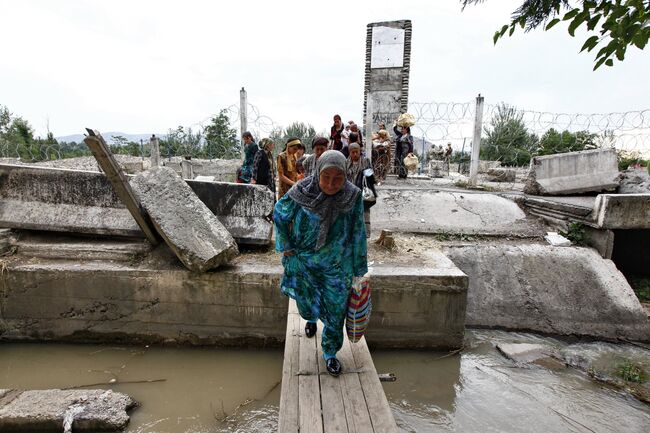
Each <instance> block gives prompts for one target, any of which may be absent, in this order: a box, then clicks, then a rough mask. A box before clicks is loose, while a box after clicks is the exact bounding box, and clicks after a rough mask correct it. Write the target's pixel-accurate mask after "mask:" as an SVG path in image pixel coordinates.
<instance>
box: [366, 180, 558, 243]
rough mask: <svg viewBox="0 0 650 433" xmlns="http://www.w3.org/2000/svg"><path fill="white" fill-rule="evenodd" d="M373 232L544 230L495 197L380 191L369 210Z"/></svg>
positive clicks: (525, 233) (507, 232) (539, 232)
mask: <svg viewBox="0 0 650 433" xmlns="http://www.w3.org/2000/svg"><path fill="white" fill-rule="evenodd" d="M370 221H371V225H372V230H373V232H374V231H378V230H381V229H387V230H392V231H394V232H411V233H463V234H487V235H505V236H541V235H543V234H544V233H545V232H546V231H545V230H544V229H543V227H541V225H540V224H539V223H538V222H537V221H536V220H535V219H527V218H526V214H525V213H524V211H522V210H521V209H520V208H519V206H518V205H517V204H516V203H515V202H514V201H512V200H508V199H506V198H503V197H501V196H498V195H495V194H480V193H471V192H469V193H465V192H448V191H435V190H382V191H381V192H380V193H379V197H378V198H377V204H376V205H375V206H374V207H373V208H372V209H371V210H370Z"/></svg>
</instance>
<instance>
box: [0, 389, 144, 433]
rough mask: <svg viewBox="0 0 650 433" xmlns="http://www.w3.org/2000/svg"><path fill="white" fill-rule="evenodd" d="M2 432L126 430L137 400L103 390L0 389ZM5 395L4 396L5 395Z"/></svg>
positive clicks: (0, 423) (0, 426)
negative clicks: (129, 411) (66, 426)
mask: <svg viewBox="0 0 650 433" xmlns="http://www.w3.org/2000/svg"><path fill="white" fill-rule="evenodd" d="M0 391H4V392H2V393H0V396H1V397H2V398H0V431H11V432H17V431H28V432H34V431H46V432H47V431H49V432H61V431H64V422H68V423H71V424H70V425H69V426H68V429H67V430H65V431H75V432H97V431H119V430H124V429H125V428H126V426H127V424H128V423H129V416H128V415H127V413H126V411H127V410H129V409H131V408H133V407H134V406H135V405H136V403H135V401H134V400H133V399H132V398H131V397H129V396H128V395H126V394H122V393H119V392H113V391H111V390H103V389H83V390H63V389H45V390H29V391H20V390H0ZM2 394H4V395H2Z"/></svg>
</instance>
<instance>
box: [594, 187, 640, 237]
mask: <svg viewBox="0 0 650 433" xmlns="http://www.w3.org/2000/svg"><path fill="white" fill-rule="evenodd" d="M593 215H594V217H595V219H596V222H597V224H598V227H600V228H605V229H626V230H630V229H650V193H647V194H599V195H598V197H597V198H596V203H595V204H594V212H593Z"/></svg>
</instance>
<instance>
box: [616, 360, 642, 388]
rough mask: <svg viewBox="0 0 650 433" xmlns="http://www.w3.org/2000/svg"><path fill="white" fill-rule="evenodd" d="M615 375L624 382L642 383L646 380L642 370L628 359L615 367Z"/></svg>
mask: <svg viewBox="0 0 650 433" xmlns="http://www.w3.org/2000/svg"><path fill="white" fill-rule="evenodd" d="M615 374H616V376H618V377H620V378H621V379H623V380H624V381H626V382H635V383H644V382H645V381H646V380H647V376H646V372H645V371H644V370H643V368H642V367H641V366H640V365H638V364H636V363H634V362H632V361H630V360H629V359H624V360H623V362H621V363H619V364H618V365H617V367H616V371H615Z"/></svg>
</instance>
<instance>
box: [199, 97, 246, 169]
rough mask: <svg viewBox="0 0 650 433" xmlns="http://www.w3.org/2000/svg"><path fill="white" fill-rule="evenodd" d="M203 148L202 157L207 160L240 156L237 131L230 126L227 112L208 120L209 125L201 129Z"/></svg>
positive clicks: (221, 112)
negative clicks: (203, 140)
mask: <svg viewBox="0 0 650 433" xmlns="http://www.w3.org/2000/svg"><path fill="white" fill-rule="evenodd" d="M203 135H204V138H205V147H204V148H203V155H204V156H205V157H207V158H209V159H211V158H224V159H236V158H239V157H240V156H241V143H240V142H239V141H238V140H237V131H236V130H235V129H234V128H232V127H231V126H230V119H229V118H228V114H227V110H225V109H223V110H221V111H219V114H217V115H216V116H213V117H212V118H211V119H210V124H209V125H208V126H206V127H205V128H203Z"/></svg>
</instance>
